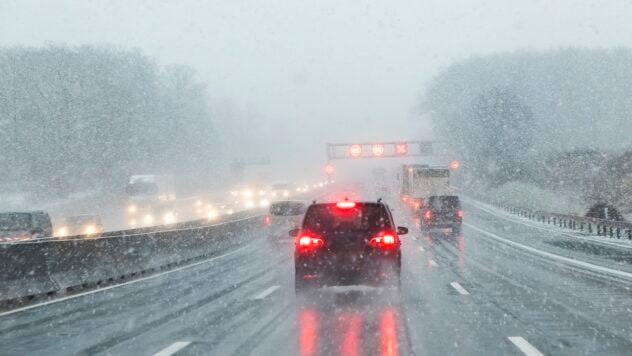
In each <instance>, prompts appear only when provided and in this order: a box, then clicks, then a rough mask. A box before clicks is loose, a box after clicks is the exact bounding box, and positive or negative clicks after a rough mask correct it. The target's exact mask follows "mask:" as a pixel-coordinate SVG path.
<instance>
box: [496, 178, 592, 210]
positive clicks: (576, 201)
mask: <svg viewBox="0 0 632 356" xmlns="http://www.w3.org/2000/svg"><path fill="white" fill-rule="evenodd" d="M487 195H488V198H489V200H491V201H495V202H499V203H503V204H505V205H508V206H514V207H521V208H527V209H531V210H542V211H548V212H551V213H559V214H572V215H580V216H582V215H584V214H585V213H586V211H588V205H587V204H586V203H585V202H584V201H583V199H582V197H581V196H578V195H573V194H572V193H568V192H562V191H549V190H544V189H542V188H539V187H537V186H535V185H532V184H527V183H522V182H510V183H506V184H504V185H502V186H500V187H498V188H495V189H492V190H491V191H490V192H489V193H488V194H487Z"/></svg>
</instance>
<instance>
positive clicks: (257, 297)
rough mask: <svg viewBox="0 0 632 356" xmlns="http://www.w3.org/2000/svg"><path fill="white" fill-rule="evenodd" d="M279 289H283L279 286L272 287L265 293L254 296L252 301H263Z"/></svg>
mask: <svg viewBox="0 0 632 356" xmlns="http://www.w3.org/2000/svg"><path fill="white" fill-rule="evenodd" d="M279 288H281V287H279V286H272V287H270V288H268V289H266V290H264V291H263V292H261V293H259V294H257V295H255V296H253V297H252V298H250V300H261V299H263V298H265V297H267V296H269V295H270V294H272V293H274V292H276V290H277V289H279Z"/></svg>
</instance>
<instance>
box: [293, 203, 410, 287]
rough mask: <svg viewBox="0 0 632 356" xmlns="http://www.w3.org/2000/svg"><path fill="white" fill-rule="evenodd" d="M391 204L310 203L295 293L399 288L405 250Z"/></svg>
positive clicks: (299, 238) (301, 232) (299, 243)
mask: <svg viewBox="0 0 632 356" xmlns="http://www.w3.org/2000/svg"><path fill="white" fill-rule="evenodd" d="M406 233H408V229H407V228H405V227H396V226H395V223H394V221H393V217H392V215H391V212H390V210H389V208H388V206H387V205H386V204H384V203H382V202H380V201H378V202H352V201H347V200H345V201H341V202H337V203H323V204H312V205H310V206H309V207H308V209H307V212H306V213H305V218H304V219H303V224H302V226H301V228H300V229H295V230H292V231H290V235H291V236H294V237H295V238H296V249H295V253H294V266H295V272H296V274H295V284H296V290H297V291H301V290H303V289H305V288H311V287H319V286H330V285H351V284H365V283H368V284H373V285H380V284H390V285H393V286H399V278H400V270H401V249H400V240H399V236H398V235H403V234H406Z"/></svg>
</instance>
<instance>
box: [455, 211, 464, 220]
mask: <svg viewBox="0 0 632 356" xmlns="http://www.w3.org/2000/svg"><path fill="white" fill-rule="evenodd" d="M456 216H457V217H459V218H462V217H463V210H457V212H456Z"/></svg>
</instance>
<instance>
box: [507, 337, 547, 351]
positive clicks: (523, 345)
mask: <svg viewBox="0 0 632 356" xmlns="http://www.w3.org/2000/svg"><path fill="white" fill-rule="evenodd" d="M508 339H509V341H511V342H512V343H513V344H514V345H516V347H517V348H519V349H520V351H522V353H523V354H525V355H527V356H544V355H543V354H542V353H541V352H540V351H538V349H536V348H535V347H533V345H531V344H530V343H529V341H527V340H525V339H524V338H523V337H520V336H509V337H508Z"/></svg>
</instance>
